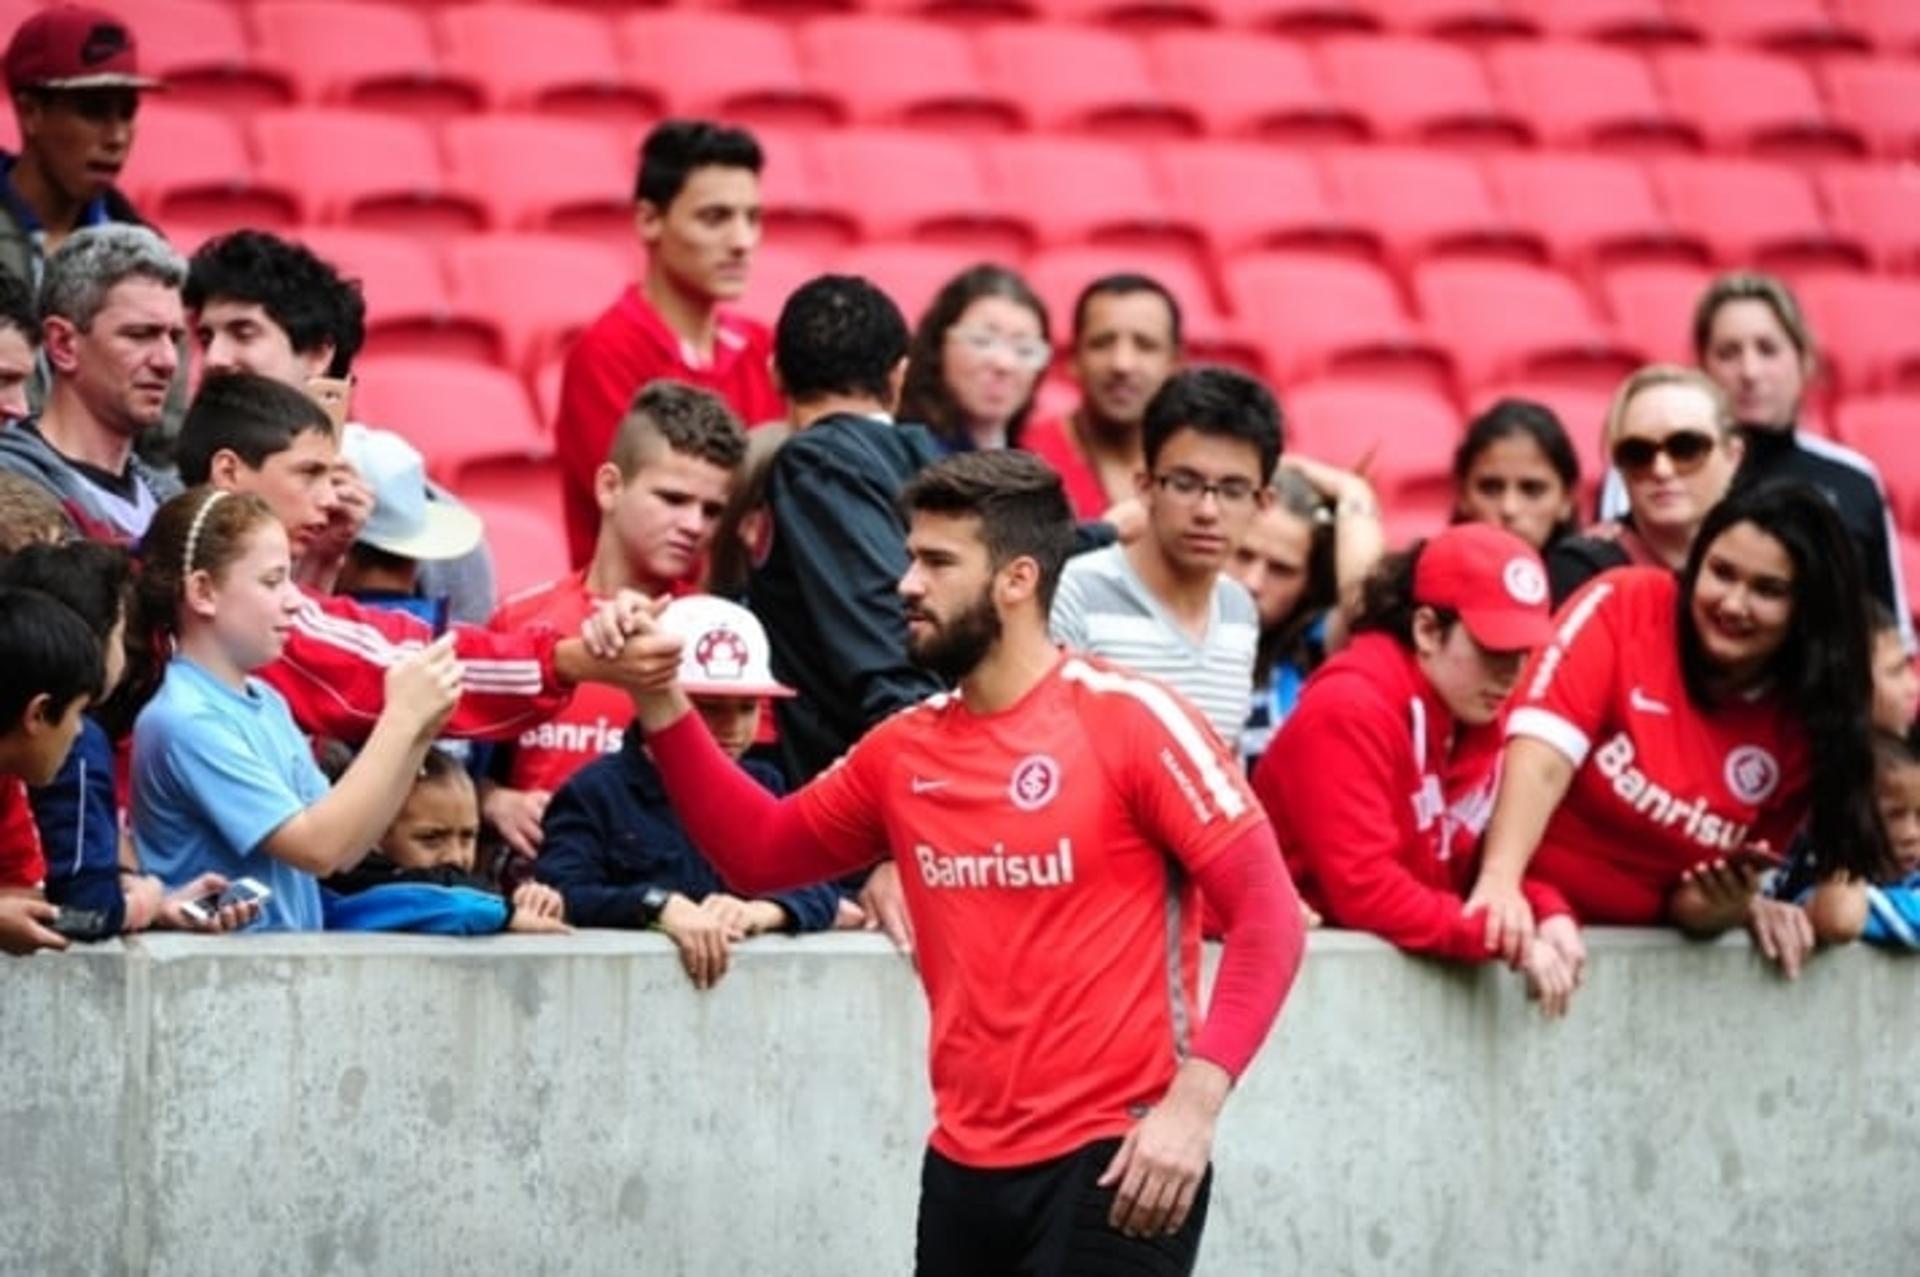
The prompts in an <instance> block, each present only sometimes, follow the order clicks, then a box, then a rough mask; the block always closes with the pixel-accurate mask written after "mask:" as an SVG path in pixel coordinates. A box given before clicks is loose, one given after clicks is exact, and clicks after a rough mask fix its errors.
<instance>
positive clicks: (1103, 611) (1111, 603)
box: [1051, 545, 1260, 748]
mask: <svg viewBox="0 0 1920 1277" xmlns="http://www.w3.org/2000/svg"><path fill="white" fill-rule="evenodd" d="M1051 623H1052V629H1053V638H1054V641H1055V642H1057V643H1063V644H1065V645H1066V646H1067V647H1069V648H1072V649H1073V650H1075V651H1080V652H1090V653H1092V654H1093V655H1095V656H1102V657H1105V658H1106V659H1108V660H1110V661H1113V662H1115V663H1117V664H1120V665H1124V666H1126V667H1128V668H1129V669H1132V670H1134V671H1136V672H1137V673H1141V674H1146V675H1148V676H1150V677H1152V678H1156V679H1159V680H1160V681H1161V682H1163V683H1165V684H1166V685H1167V686H1169V687H1171V688H1173V690H1175V691H1176V692H1179V693H1180V694H1181V695H1182V696H1185V697H1186V698H1187V699H1188V700H1190V701H1192V702H1193V703H1194V705H1195V706H1196V707H1197V708H1198V709H1199V710H1200V712H1201V713H1202V714H1205V715H1206V716H1207V721H1208V722H1209V723H1212V724H1213V729H1214V731H1216V732H1218V733H1219V734H1220V739H1221V740H1222V741H1225V742H1226V743H1227V745H1228V746H1229V747H1230V748H1231V747H1233V746H1234V745H1235V743H1236V742H1237V741H1238V740H1239V739H1240V729H1241V727H1242V726H1243V725H1244V724H1245V723H1246V721H1247V693H1248V691H1249V690H1250V689H1251V688H1252V687H1253V657H1254V649H1255V647H1256V646H1258V644H1259V641H1260V616H1259V613H1258V612H1257V611H1255V610H1254V605H1253V596H1252V595H1250V594H1248V593H1247V591H1246V587H1245V586H1243V585H1241V584H1240V583H1239V582H1238V581H1234V580H1230V579H1229V578H1227V577H1225V576H1222V577H1220V578H1219V579H1218V580H1217V581H1215V582H1214V586H1213V613H1212V615H1211V616H1210V617H1208V619H1207V632H1206V635H1205V636H1204V637H1203V638H1202V639H1201V640H1200V641H1199V642H1195V641H1194V639H1193V638H1192V637H1191V636H1190V635H1189V634H1188V633H1187V632H1186V631H1185V630H1183V629H1181V628H1180V626H1179V624H1178V623H1177V622H1175V621H1174V619H1173V617H1172V616H1171V615H1170V614H1169V613H1168V612H1167V609H1166V608H1165V606H1163V605H1162V604H1161V602H1160V600H1159V599H1157V598H1155V597H1154V595H1153V594H1152V593H1151V592H1150V591H1149V590H1148V589H1147V587H1146V584H1145V583H1144V582H1142V581H1141V580H1140V578H1139V576H1138V575H1136V574H1135V572H1134V570H1133V565H1132V564H1130V563H1128V562H1127V556H1126V551H1125V550H1124V548H1123V547H1121V546H1118V545H1111V546H1108V547H1106V548H1105V549H1103V550H1095V551H1094V552H1093V553H1091V554H1082V555H1079V556H1078V557H1076V558H1072V559H1069V560H1067V567H1066V571H1065V572H1063V573H1062V574H1061V576H1060V589H1059V592H1058V593H1056V594H1055V595H1054V598H1053V615H1052V618H1051Z"/></svg>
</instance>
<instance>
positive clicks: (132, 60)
mask: <svg viewBox="0 0 1920 1277" xmlns="http://www.w3.org/2000/svg"><path fill="white" fill-rule="evenodd" d="M5 67H6V75H7V88H8V89H10V90H13V91H15V92H18V91H19V90H21V89H158V88H163V87H165V86H164V85H163V84H162V83H161V82H160V81H159V80H156V79H154V78H153V77H152V76H146V75H141V74H140V51H139V45H138V42H137V41H135V39H134V38H133V31H132V30H131V29H130V28H129V27H128V26H127V24H126V23H125V22H122V21H121V20H120V19H119V18H118V17H116V16H115V15H114V14H111V13H108V12H107V11H106V10H104V9H90V8H87V7H85V6H82V5H75V4H62V5H55V6H53V7H52V8H50V9H42V10H41V11H40V12H38V13H36V14H34V15H33V16H32V17H30V18H28V19H27V20H26V21H25V22H22V23H21V24H20V25H19V27H17V28H16V29H15V30H14V33H13V39H12V40H11V41H10V42H9V43H8V44H7V55H6V61H5Z"/></svg>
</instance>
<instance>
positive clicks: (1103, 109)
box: [978, 23, 1200, 137]
mask: <svg viewBox="0 0 1920 1277" xmlns="http://www.w3.org/2000/svg"><path fill="white" fill-rule="evenodd" d="M978 40H979V49H980V59H981V65H982V66H983V67H984V68H985V70H986V74H987V81H988V83H990V84H992V85H993V86H994V87H995V88H996V89H997V90H998V91H999V92H1000V93H1001V94H1002V95H1003V96H1006V97H1009V98H1013V99H1015V100H1017V101H1020V102H1023V103H1024V104H1025V105H1026V108H1027V111H1028V113H1029V115H1030V116H1031V117H1032V119H1033V122H1034V123H1035V124H1036V125H1037V126H1039V127H1041V128H1048V129H1085V130H1091V131H1096V132H1101V133H1108V134H1114V135H1119V136H1124V137H1143V136H1147V137H1167V136H1174V137H1188V136H1192V135H1194V134H1197V133H1199V132H1200V120H1199V117H1198V116H1197V115H1196V114H1195V113H1194V112H1193V111H1191V110H1189V109H1188V108H1187V107H1185V106H1183V105H1181V104H1179V103H1177V102H1175V101H1174V100H1173V99H1172V98H1169V97H1168V96H1167V95H1166V94H1164V93H1162V92H1161V90H1160V87H1159V85H1157V84H1155V83H1154V80H1153V76H1152V75H1151V73H1149V71H1148V70H1147V61H1146V58H1145V57H1144V56H1143V55H1142V53H1141V51H1140V46H1139V45H1138V44H1137V43H1136V42H1134V41H1133V40H1130V39H1128V38H1126V37H1125V36H1121V35H1116V34H1113V33H1111V32H1106V31H1096V30H1091V29H1088V28H1081V27H1064V26H1043V25H1032V24H1017V23H1009V24H1002V25H998V26H993V27H989V28H987V29H986V30H984V31H982V32H981V33H980V35H979V37H978Z"/></svg>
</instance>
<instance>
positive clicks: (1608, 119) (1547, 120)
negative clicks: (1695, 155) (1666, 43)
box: [1487, 40, 1705, 152]
mask: <svg viewBox="0 0 1920 1277" xmlns="http://www.w3.org/2000/svg"><path fill="white" fill-rule="evenodd" d="M1487 66H1488V69H1489V70H1490V71H1491V72H1492V75H1493V84H1494V88H1495V89H1496V90H1497V92H1498V94H1499V97H1500V100H1501V101H1502V102H1504V103H1505V104H1506V106H1507V108H1508V109H1509V110H1511V111H1513V112H1514V113H1515V114H1517V115H1520V116H1523V117H1524V118H1525V119H1526V120H1527V121H1528V122H1529V123H1530V124H1532V125H1533V127H1534V129H1535V131H1536V132H1537V133H1538V134H1539V135H1540V137H1541V139H1542V140H1543V141H1546V142H1548V143H1550V144H1552V145H1556V146H1604V147H1606V148H1608V149H1609V150H1615V151H1617V150H1620V149H1622V148H1631V149H1633V150H1634V151H1640V152H1644V151H1652V150H1665V151H1673V150H1683V151H1693V150H1699V149H1700V148H1701V147H1702V146H1703V145H1704V143H1705V139H1704V138H1702V136H1701V134H1700V131H1699V130H1698V129H1697V128H1695V127H1694V126H1693V125H1692V124H1690V123H1688V122H1687V121H1685V120H1683V119H1681V118H1680V117H1679V116H1677V115H1675V114H1674V113H1673V111H1672V109H1671V108H1669V107H1668V106H1667V104H1666V101H1665V99H1663V98H1662V97H1661V95H1660V88H1659V86H1658V85H1657V84H1656V83H1654V79H1653V68H1652V67H1650V66H1649V65H1648V64H1647V60H1646V58H1645V57H1643V56H1642V55H1641V54H1639V53H1638V52H1635V51H1632V50H1628V49H1615V48H1608V47H1606V46H1604V45H1598V44H1588V43H1585V42H1581V41H1572V40H1566V41H1560V40H1553V41H1540V42H1538V43H1530V42H1526V41H1513V42H1510V43H1507V44H1502V45H1500V46H1498V47H1497V48H1494V49H1490V50H1488V52H1487Z"/></svg>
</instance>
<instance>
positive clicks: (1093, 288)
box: [1073, 271, 1184, 350]
mask: <svg viewBox="0 0 1920 1277" xmlns="http://www.w3.org/2000/svg"><path fill="white" fill-rule="evenodd" d="M1130 293H1152V294H1153V295H1154V296H1156V297H1158V298H1159V299H1160V300H1161V301H1163V302H1165V303H1166V304H1167V319H1168V321H1169V322H1170V324H1171V333H1170V335H1171V336H1172V338H1173V348H1174V349H1175V350H1178V349H1180V346H1181V343H1182V341H1183V340H1184V337H1183V335H1182V332H1183V330H1182V321H1181V315H1180V301H1179V299H1178V298H1176V297H1175V296H1174V295H1173V291H1172V290H1171V289H1169V288H1168V287H1167V286H1166V285H1165V284H1163V283H1161V282H1160V281H1159V280H1157V279H1155V278H1153V277H1152V276H1151V275H1138V274H1132V273H1129V272H1125V271H1123V272H1121V273H1119V274H1116V275H1102V276H1101V277H1100V278H1099V279H1096V280H1094V281H1093V282H1092V283H1091V284H1088V285H1087V286H1086V287H1085V288H1083V289H1081V290H1080V296H1079V297H1077V298H1075V299H1074V303H1073V343H1074V345H1076V346H1077V345H1079V344H1080V336H1081V334H1083V333H1085V332H1086V331H1087V306H1088V305H1089V304H1090V303H1091V302H1092V301H1093V299H1094V298H1096V297H1125V296H1127V295H1128V294H1130Z"/></svg>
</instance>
